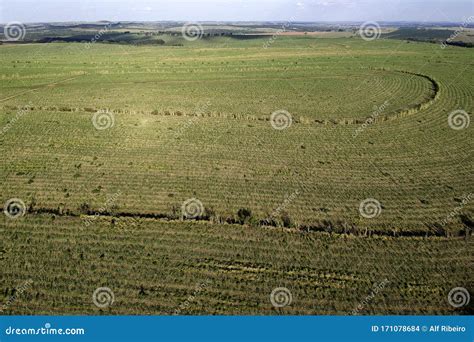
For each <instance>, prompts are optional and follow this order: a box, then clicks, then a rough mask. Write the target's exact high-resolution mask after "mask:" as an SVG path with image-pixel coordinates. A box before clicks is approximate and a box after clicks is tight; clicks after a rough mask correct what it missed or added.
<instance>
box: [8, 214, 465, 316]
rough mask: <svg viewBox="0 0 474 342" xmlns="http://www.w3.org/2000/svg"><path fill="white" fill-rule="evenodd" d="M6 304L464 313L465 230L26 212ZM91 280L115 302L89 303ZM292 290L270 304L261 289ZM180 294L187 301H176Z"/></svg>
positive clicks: (11, 226)
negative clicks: (323, 229)
mask: <svg viewBox="0 0 474 342" xmlns="http://www.w3.org/2000/svg"><path fill="white" fill-rule="evenodd" d="M0 232H1V234H2V236H3V237H4V238H3V239H2V244H1V246H0V262H1V264H2V265H3V269H4V272H3V275H2V278H1V279H0V290H1V293H2V296H3V298H2V301H3V302H4V303H7V302H8V300H9V298H11V296H12V295H15V293H16V289H18V288H19V287H21V286H22V285H23V284H25V283H27V284H28V286H27V287H25V289H24V290H23V291H22V292H21V293H17V295H16V299H15V300H14V301H13V302H12V303H10V305H8V306H7V307H5V306H3V309H4V312H3V313H4V314H106V315H113V314H132V315H133V314H164V315H171V314H174V313H176V312H177V311H176V310H177V309H179V310H180V311H179V313H180V314H185V315H188V314H190V315H191V314H211V315H212V314H230V315H234V314H235V315H236V314H261V315H270V314H273V315H279V314H284V315H290V314H296V315H299V314H362V315H364V314H381V315H386V314H454V315H456V314H466V313H469V312H471V313H472V308H471V307H464V308H460V309H455V308H453V307H452V306H450V305H449V303H448V301H447V296H448V293H449V291H450V289H451V288H453V287H455V286H464V287H466V288H468V289H471V290H472V284H473V275H472V272H469V269H470V267H471V266H472V250H473V249H472V247H473V242H472V240H465V239H454V238H453V239H440V238H398V239H394V238H388V237H384V238H381V237H366V238H361V237H359V238H355V237H350V236H344V235H335V234H326V233H321V234H319V233H318V234H304V233H297V232H292V231H288V230H283V229H255V228H252V227H243V226H234V225H225V224H224V225H209V224H207V223H203V222H184V223H183V222H157V221H155V220H150V219H133V218H121V219H117V218H115V219H112V218H98V219H97V220H95V221H94V223H93V224H92V225H90V226H88V227H86V226H84V224H83V222H82V221H81V220H80V219H79V218H70V217H67V218H66V217H51V216H47V215H41V216H35V217H33V216H30V217H28V216H25V217H23V218H21V219H19V220H16V221H12V220H9V221H3V222H2V223H1V225H0ZM99 287H108V288H110V289H111V290H112V291H113V293H114V296H115V301H114V303H113V304H112V305H111V306H110V307H108V308H104V309H100V308H98V307H96V306H95V305H94V304H93V301H92V294H93V292H94V290H95V289H97V288H99ZM277 287H286V288H287V289H289V290H290V291H291V294H292V298H293V300H292V303H291V304H290V305H289V306H287V307H284V308H281V309H277V308H274V307H273V306H272V304H271V302H270V298H269V296H270V293H271V292H272V290H273V289H275V288H277ZM183 303H187V304H186V305H183Z"/></svg>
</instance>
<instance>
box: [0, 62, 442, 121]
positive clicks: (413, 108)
mask: <svg viewBox="0 0 474 342" xmlns="http://www.w3.org/2000/svg"><path fill="white" fill-rule="evenodd" d="M366 70H367V71H369V70H371V71H379V72H389V73H399V74H405V75H409V76H411V77H412V78H413V77H419V78H422V79H424V80H427V81H428V82H429V84H430V88H429V89H428V90H429V91H428V92H427V94H426V95H425V97H424V98H423V100H422V101H419V102H416V103H407V104H406V105H405V106H403V108H400V109H397V110H392V111H390V112H388V113H383V112H381V113H379V114H377V116H376V117H373V114H372V116H369V115H367V117H362V118H350V117H347V118H327V119H320V118H308V117H306V116H305V115H300V116H296V117H295V118H294V120H293V122H294V123H295V124H313V125H321V124H322V125H328V124H334V125H349V124H356V125H360V124H363V123H366V122H367V120H371V121H370V122H371V123H377V122H381V121H388V120H394V119H397V118H401V117H405V116H407V115H412V114H415V113H417V112H419V111H421V110H424V109H427V108H428V107H429V106H430V105H431V104H433V102H434V101H436V100H437V99H438V98H439V91H440V85H439V84H438V82H436V80H435V79H434V78H432V77H431V76H428V75H424V74H421V73H415V72H410V71H404V70H390V69H384V68H379V69H377V68H372V69H370V68H369V69H366ZM84 75H86V74H84ZM78 77H81V76H76V77H74V78H69V79H65V80H63V81H60V82H57V84H59V83H62V82H67V81H69V80H72V79H76V78H78ZM48 86H51V85H50V84H46V85H43V86H38V87H36V88H34V89H31V90H28V91H26V92H24V93H20V94H18V95H12V96H9V97H7V98H5V99H2V100H0V103H2V102H6V101H8V100H9V99H11V98H14V97H17V96H22V95H25V94H26V93H31V92H35V91H38V90H41V89H43V88H44V87H48ZM0 108H2V109H3V110H14V111H19V110H25V111H55V112H71V113H80V112H84V113H96V112H99V111H101V110H108V111H110V112H112V113H115V114H128V115H137V114H139V115H153V116H177V117H211V118H212V117H215V118H225V119H233V120H248V121H270V114H268V115H248V114H247V115H242V114H236V113H218V112H212V113H211V112H205V111H203V110H201V109H199V108H198V109H197V110H196V111H194V112H186V111H180V110H178V111H171V110H165V111H158V110H139V109H123V108H98V107H97V108H96V107H82V108H80V107H70V106H38V105H36V106H35V105H26V106H16V105H7V104H5V105H3V106H2V107H0ZM368 114H369V113H368Z"/></svg>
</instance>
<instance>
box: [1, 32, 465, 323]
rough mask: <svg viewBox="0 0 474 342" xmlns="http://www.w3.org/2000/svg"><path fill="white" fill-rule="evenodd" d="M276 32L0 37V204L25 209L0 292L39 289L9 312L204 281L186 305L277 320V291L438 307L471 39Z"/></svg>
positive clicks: (125, 303) (454, 201) (130, 308)
mask: <svg viewBox="0 0 474 342" xmlns="http://www.w3.org/2000/svg"><path fill="white" fill-rule="evenodd" d="M269 39H270V38H265V39H263V38H256V39H250V40H240V39H236V38H232V37H219V38H212V39H200V40H197V41H195V42H189V41H185V40H184V39H182V40H181V41H182V42H183V46H174V47H171V46H132V45H113V44H99V43H95V44H90V45H86V44H79V43H68V44H65V43H51V44H21V45H14V44H4V45H2V46H0V78H1V80H2V82H1V84H0V152H1V154H2V156H3V158H2V168H1V169H0V187H1V189H2V191H1V200H2V203H5V202H6V201H7V200H9V199H12V198H16V199H21V200H22V201H23V202H24V203H25V206H26V208H27V212H26V214H25V216H24V217H21V218H18V219H17V220H11V219H10V218H8V217H7V216H5V217H4V218H2V219H1V221H0V236H1V239H0V251H2V253H3V255H4V257H3V258H2V259H1V261H0V262H2V264H3V267H4V270H6V271H5V272H4V273H5V277H2V278H1V280H0V289H2V290H3V291H4V296H5V298H8V297H9V296H10V295H11V290H12V289H13V288H14V287H16V286H20V285H21V283H22V281H23V280H24V281H26V280H27V279H29V278H31V279H32V280H33V282H34V285H32V286H33V287H32V291H30V292H28V295H27V296H29V297H24V298H23V299H22V301H19V302H18V305H15V306H12V307H11V308H10V310H11V311H10V312H11V313H33V312H41V313H52V312H55V313H89V312H92V311H94V310H96V309H97V308H96V307H94V306H93V304H91V302H90V296H91V295H92V293H91V291H93V289H95V288H96V287H98V286H109V287H111V288H112V287H113V288H114V291H115V294H116V296H117V301H119V300H120V301H121V302H120V303H117V306H115V307H113V308H112V309H111V310H112V311H110V312H111V313H164V312H168V310H171V309H173V308H175V307H176V305H177V303H178V302H179V301H180V300H181V299H183V298H185V297H187V296H189V293H190V291H192V290H191V289H192V288H193V287H194V286H195V283H196V282H199V281H200V280H202V281H204V280H205V279H210V280H211V281H213V285H209V287H208V288H209V290H206V291H209V293H208V292H206V291H202V292H206V293H205V294H204V295H203V297H202V298H201V297H200V299H199V302H195V304H193V306H192V308H189V309H188V310H189V311H188V312H190V313H231V314H237V313H272V309H271V308H272V307H271V304H270V303H269V302H268V296H269V291H271V289H272V288H274V287H277V286H278V285H279V284H282V286H284V285H287V287H288V288H291V289H294V293H293V295H294V297H295V302H294V306H291V307H289V308H285V310H286V309H287V310H286V311H284V312H283V313H298V314H300V313H345V312H346V311H349V310H352V309H354V305H356V302H357V301H362V300H363V299H364V298H365V296H367V295H368V294H370V291H371V286H373V284H374V283H376V282H378V283H380V282H382V281H384V279H385V278H387V279H388V280H389V281H390V282H391V284H392V285H391V286H393V287H387V290H386V291H385V292H384V294H383V296H381V297H378V298H377V300H376V301H374V302H373V303H372V304H371V306H369V307H367V308H366V309H365V311H364V312H365V313H367V312H370V313H378V314H386V313H452V307H450V306H449V305H447V304H446V301H445V299H446V296H447V291H448V292H449V289H450V288H452V287H453V286H455V285H456V286H464V287H466V288H472V283H473V279H472V275H470V272H468V271H469V269H470V268H469V267H470V266H472V244H471V242H470V237H471V235H472V227H473V214H474V206H473V203H474V202H472V192H473V190H474V178H473V177H472V174H473V171H474V163H473V160H472V157H473V155H472V151H473V150H474V139H473V134H472V132H473V131H472V124H471V125H470V126H469V125H466V124H464V127H461V128H463V129H453V128H451V127H450V125H449V123H448V118H449V115H450V113H452V112H453V111H456V110H462V111H464V113H466V114H465V115H467V116H469V115H470V117H472V113H473V103H472V96H471V95H472V92H473V90H474V89H473V84H472V79H473V76H474V69H473V65H472V56H473V51H474V50H472V49H463V48H458V47H451V46H449V47H447V48H446V49H441V48H440V47H439V46H438V45H435V44H427V43H410V44H408V43H406V42H400V41H396V40H376V41H372V42H366V41H363V40H361V39H320V38H317V37H312V36H309V35H308V36H300V37H299V36H297V37H291V36H279V37H277V38H276V39H272V40H271V41H269ZM275 112H277V113H279V114H280V115H281V114H282V113H283V122H274V121H272V113H275ZM98 117H99V119H97V118H98ZM272 124H273V125H272ZM275 124H283V126H284V127H283V128H285V127H286V129H282V130H278V129H275V128H274V126H275ZM98 126H100V127H99V128H105V129H97V127H98ZM458 128H459V127H458ZM190 199H195V200H194V202H195V203H202V207H200V208H198V209H199V210H198V214H197V215H195V216H192V217H189V216H187V215H184V214H183V205H185V204H186V203H187V201H188V200H190ZM367 201H368V202H367ZM374 202H375V204H376V205H375V208H374V207H373V206H371V205H370V203H372V204H373V203H374ZM367 203H369V205H367ZM373 210H374V211H375V212H372V211H373ZM372 214H373V215H372ZM95 216H100V219H94V217H95ZM192 219H196V220H197V221H202V222H191V221H192ZM127 220H132V221H133V222H129V221H127ZM132 223H134V224H132ZM117 226H120V227H119V228H117ZM123 227H125V228H123ZM269 227H279V228H277V229H275V228H269ZM283 227H286V228H285V229H280V228H283ZM331 234H332V235H331ZM160 239H163V240H164V241H163V244H161V243H160V242H159V241H160ZM460 251H463V252H462V254H461V255H460V254H459V253H460ZM102 255H103V256H102ZM78 279H80V280H81V282H80V284H78V281H77V280H78ZM158 280H159V281H158ZM142 288H143V289H142ZM143 293H145V294H143ZM140 294H141V295H140ZM35 296H36V297H35ZM119 298H120V299H119ZM201 301H202V302H201ZM45 303H49V304H47V305H46V304H45ZM457 312H460V311H457Z"/></svg>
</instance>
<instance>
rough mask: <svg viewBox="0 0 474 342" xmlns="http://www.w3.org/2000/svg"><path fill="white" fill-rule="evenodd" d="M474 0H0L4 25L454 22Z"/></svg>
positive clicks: (471, 12)
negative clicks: (81, 22) (223, 22)
mask: <svg viewBox="0 0 474 342" xmlns="http://www.w3.org/2000/svg"><path fill="white" fill-rule="evenodd" d="M471 15H474V0H0V22H2V23H6V22H9V21H20V22H25V23H28V22H48V21H49V22H51V21H56V22H57V21H98V20H111V21H116V20H137V21H159V20H179V21H226V20H227V21H237V20H240V21H253V20H255V21H256V20H258V21H263V20H291V21H368V20H374V21H400V20H404V21H423V22H428V21H456V22H462V21H464V20H465V19H467V18H468V17H469V16H471Z"/></svg>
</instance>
